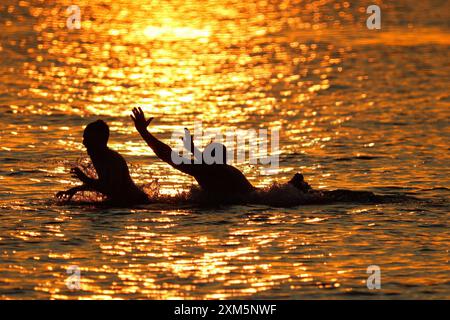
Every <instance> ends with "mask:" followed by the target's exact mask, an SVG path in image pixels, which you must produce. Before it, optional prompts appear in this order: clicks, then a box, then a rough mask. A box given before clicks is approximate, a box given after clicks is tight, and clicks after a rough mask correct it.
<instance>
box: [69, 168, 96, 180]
mask: <svg viewBox="0 0 450 320" xmlns="http://www.w3.org/2000/svg"><path fill="white" fill-rule="evenodd" d="M70 173H72V178H77V179H79V180H80V181H81V182H83V183H84V184H88V183H89V181H90V180H91V179H90V178H89V177H88V176H87V175H86V174H85V173H84V172H83V171H81V169H80V168H72V169H70Z"/></svg>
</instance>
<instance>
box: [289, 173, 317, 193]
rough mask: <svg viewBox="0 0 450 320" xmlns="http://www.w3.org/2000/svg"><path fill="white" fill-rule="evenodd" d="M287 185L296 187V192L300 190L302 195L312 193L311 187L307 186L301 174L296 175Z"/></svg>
mask: <svg viewBox="0 0 450 320" xmlns="http://www.w3.org/2000/svg"><path fill="white" fill-rule="evenodd" d="M288 183H289V184H291V185H293V186H294V187H296V188H297V189H298V190H300V191H301V192H303V193H307V192H309V191H312V187H311V186H310V185H309V183H308V182H306V181H305V179H304V178H303V175H302V174H301V173H296V174H295V175H294V176H293V177H292V179H291V180H289V182H288Z"/></svg>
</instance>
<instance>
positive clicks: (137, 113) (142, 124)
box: [131, 107, 194, 175]
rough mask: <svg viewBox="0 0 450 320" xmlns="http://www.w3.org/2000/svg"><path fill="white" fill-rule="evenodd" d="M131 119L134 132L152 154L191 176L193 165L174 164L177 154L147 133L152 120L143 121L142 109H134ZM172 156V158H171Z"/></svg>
mask: <svg viewBox="0 0 450 320" xmlns="http://www.w3.org/2000/svg"><path fill="white" fill-rule="evenodd" d="M131 119H133V122H134V126H135V127H136V130H137V131H138V132H139V134H140V135H141V137H142V139H144V141H145V142H146V143H147V144H148V146H149V147H150V148H152V150H153V152H155V154H156V156H157V157H158V158H160V159H161V160H162V161H164V162H166V163H168V164H170V165H171V166H172V167H174V168H175V169H178V170H180V171H182V172H184V173H187V174H190V175H192V174H193V169H194V168H193V165H190V164H186V163H181V164H176V163H174V162H173V159H174V158H175V156H176V157H178V155H177V154H175V153H174V152H173V151H172V148H171V147H169V146H168V145H167V144H165V143H164V142H162V141H161V140H159V139H157V138H156V137H155V136H154V135H152V134H151V133H150V132H148V130H147V127H148V125H149V124H150V122H152V120H153V118H149V119H145V115H144V112H143V111H142V109H141V108H140V107H139V108H134V109H133V114H132V115H131ZM172 154H173V157H172Z"/></svg>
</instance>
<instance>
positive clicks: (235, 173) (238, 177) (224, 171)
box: [131, 108, 256, 196]
mask: <svg viewBox="0 0 450 320" xmlns="http://www.w3.org/2000/svg"><path fill="white" fill-rule="evenodd" d="M131 119H133V121H134V125H135V127H136V130H137V131H138V132H139V133H140V135H141V136H142V138H143V139H144V140H145V142H147V144H148V146H149V147H150V148H151V149H152V150H153V152H155V154H156V156H157V157H158V158H159V159H161V160H162V161H164V162H166V163H168V164H169V165H171V166H172V167H173V168H175V169H177V170H179V171H181V172H183V173H186V174H188V175H190V176H192V177H194V178H195V180H196V181H197V182H198V184H199V185H200V188H201V189H202V190H203V191H206V192H208V193H211V194H216V195H219V196H229V195H245V194H248V193H250V192H252V191H254V190H256V188H255V187H254V186H253V185H252V184H251V183H250V182H249V181H248V180H247V178H246V177H245V176H244V175H243V173H242V172H241V171H239V170H238V169H237V168H235V167H233V166H231V165H229V164H227V161H226V160H227V159H226V148H225V146H224V145H222V144H219V143H214V144H213V145H210V146H212V147H213V151H212V152H211V155H212V157H213V158H214V159H215V155H216V154H215V152H216V151H217V152H218V154H219V155H222V159H220V161H215V160H214V161H212V163H211V164H208V163H206V162H205V161H203V160H204V159H203V156H202V152H201V151H200V150H198V149H197V148H195V146H194V144H193V142H192V139H191V145H190V146H188V149H189V150H190V151H191V152H192V153H193V154H194V156H195V157H196V158H197V160H200V161H197V163H195V162H194V163H191V161H190V160H186V159H185V161H180V162H181V163H180V164H177V163H175V162H174V161H173V159H175V158H180V157H179V155H178V154H177V153H175V152H174V151H173V150H172V149H171V148H170V147H169V146H168V145H167V144H165V143H164V142H162V141H160V140H158V139H157V138H156V137H155V136H153V135H152V134H151V133H150V132H148V130H147V127H148V125H149V124H150V122H151V121H152V120H153V118H149V119H145V115H144V112H143V111H142V109H141V108H134V109H133V114H132V115H131ZM185 141H186V140H185Z"/></svg>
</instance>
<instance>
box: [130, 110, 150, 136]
mask: <svg viewBox="0 0 450 320" xmlns="http://www.w3.org/2000/svg"><path fill="white" fill-rule="evenodd" d="M130 117H131V119H132V120H133V122H134V126H135V127H136V130H137V131H138V132H143V131H145V130H146V129H147V127H148V125H149V124H150V122H152V120H153V117H151V118H148V119H147V120H146V119H145V115H144V111H142V109H141V107H138V108H133V114H132V115H130Z"/></svg>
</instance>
